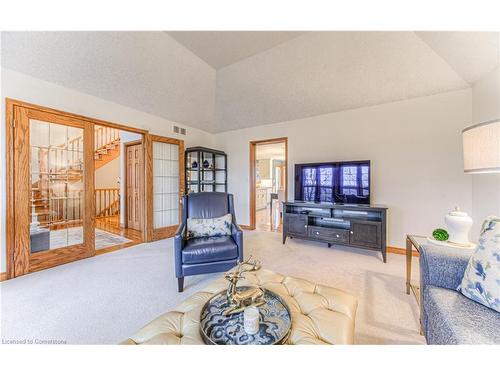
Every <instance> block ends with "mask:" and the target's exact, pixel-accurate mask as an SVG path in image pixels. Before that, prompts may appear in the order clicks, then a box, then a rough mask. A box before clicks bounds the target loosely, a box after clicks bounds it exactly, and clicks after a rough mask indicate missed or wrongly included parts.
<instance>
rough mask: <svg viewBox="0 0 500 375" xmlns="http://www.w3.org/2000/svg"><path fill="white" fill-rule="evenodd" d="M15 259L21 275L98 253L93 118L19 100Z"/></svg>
mask: <svg viewBox="0 0 500 375" xmlns="http://www.w3.org/2000/svg"><path fill="white" fill-rule="evenodd" d="M14 113H15V117H16V127H15V131H14V133H13V144H14V149H13V186H14V187H15V189H14V190H15V195H14V200H13V208H14V210H13V218H14V220H15V229H14V236H13V237H14V250H13V252H14V262H13V267H12V269H13V271H12V270H11V275H13V276H14V277H15V276H20V275H24V274H26V273H30V272H33V271H38V270H41V269H44V268H48V267H53V266H56V265H59V264H63V263H67V262H70V261H73V260H77V259H82V258H85V257H88V256H92V255H94V253H95V251H94V245H93V226H94V224H93V222H92V215H91V214H92V212H91V211H92V210H91V209H90V208H88V207H92V200H91V198H92V196H93V184H89V183H88V182H90V181H92V180H93V171H94V170H93V152H92V149H91V148H89V149H87V150H86V149H85V146H86V145H89V144H90V143H91V141H92V129H91V127H92V124H90V123H89V122H86V121H83V120H80V119H76V118H74V117H71V116H67V115H65V114H60V113H54V112H51V111H49V110H42V109H38V107H36V108H31V107H24V106H22V105H18V106H17V105H16V107H15V112H14Z"/></svg>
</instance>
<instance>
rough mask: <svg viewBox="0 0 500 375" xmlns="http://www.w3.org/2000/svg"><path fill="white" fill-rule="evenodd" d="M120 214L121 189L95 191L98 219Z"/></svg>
mask: <svg viewBox="0 0 500 375" xmlns="http://www.w3.org/2000/svg"><path fill="white" fill-rule="evenodd" d="M119 213H120V189H119V188H105V189H95V214H96V217H105V216H114V215H118V214H119Z"/></svg>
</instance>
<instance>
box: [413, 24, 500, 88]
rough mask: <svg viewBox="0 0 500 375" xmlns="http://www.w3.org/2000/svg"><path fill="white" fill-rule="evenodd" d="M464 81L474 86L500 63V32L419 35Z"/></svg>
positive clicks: (419, 33)
mask: <svg viewBox="0 0 500 375" xmlns="http://www.w3.org/2000/svg"><path fill="white" fill-rule="evenodd" d="M417 35H418V36H419V37H420V38H421V39H422V40H423V41H424V42H426V43H427V44H428V45H429V46H430V47H431V48H432V49H433V50H434V51H435V52H436V53H438V54H439V55H440V56H441V57H442V58H443V59H444V60H445V61H446V62H447V63H448V64H449V65H450V66H451V67H452V68H453V69H454V70H455V71H456V72H457V73H458V74H459V75H460V76H461V77H462V78H463V79H464V80H466V81H467V82H468V83H471V84H472V83H474V82H476V81H477V80H478V79H479V78H481V77H482V76H483V75H485V74H486V73H489V72H491V71H492V70H493V69H495V68H496V67H497V66H498V64H499V60H500V33H491V32H489V33H488V32H476V33H473V32H457V31H452V32H438V31H432V32H431V31H425V32H417Z"/></svg>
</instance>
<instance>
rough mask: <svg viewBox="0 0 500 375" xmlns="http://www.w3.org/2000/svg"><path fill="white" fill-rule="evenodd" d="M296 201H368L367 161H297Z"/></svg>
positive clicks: (360, 202) (358, 202) (368, 173)
mask: <svg viewBox="0 0 500 375" xmlns="http://www.w3.org/2000/svg"><path fill="white" fill-rule="evenodd" d="M295 200H298V201H307V202H331V203H353V204H370V161H369V160H365V161H345V162H330V163H311V164H296V165H295Z"/></svg>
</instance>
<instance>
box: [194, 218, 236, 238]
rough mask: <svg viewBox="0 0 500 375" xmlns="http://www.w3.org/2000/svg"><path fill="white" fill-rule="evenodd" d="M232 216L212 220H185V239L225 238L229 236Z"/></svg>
mask: <svg viewBox="0 0 500 375" xmlns="http://www.w3.org/2000/svg"><path fill="white" fill-rule="evenodd" d="M232 222H233V220H232V215H231V214H227V215H224V216H221V217H214V218H212V219H191V218H188V219H187V238H199V237H216V236H227V235H229V234H231V224H232Z"/></svg>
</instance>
